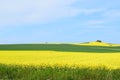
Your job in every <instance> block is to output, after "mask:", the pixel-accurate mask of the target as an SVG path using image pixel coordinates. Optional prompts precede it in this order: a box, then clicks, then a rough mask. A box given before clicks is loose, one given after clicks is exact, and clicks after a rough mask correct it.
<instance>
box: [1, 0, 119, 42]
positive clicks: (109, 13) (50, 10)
mask: <svg viewBox="0 0 120 80" xmlns="http://www.w3.org/2000/svg"><path fill="white" fill-rule="evenodd" d="M119 35H120V0H0V44H14V43H15V44H16V43H41V42H72V43H81V42H89V41H96V40H102V41H103V42H108V43H120V38H119Z"/></svg>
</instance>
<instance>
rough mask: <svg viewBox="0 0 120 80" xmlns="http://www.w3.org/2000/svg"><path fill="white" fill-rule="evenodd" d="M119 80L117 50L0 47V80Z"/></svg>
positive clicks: (119, 50)
mask: <svg viewBox="0 0 120 80" xmlns="http://www.w3.org/2000/svg"><path fill="white" fill-rule="evenodd" d="M62 79H63V80H120V46H88V45H75V44H9V45H0V80H62Z"/></svg>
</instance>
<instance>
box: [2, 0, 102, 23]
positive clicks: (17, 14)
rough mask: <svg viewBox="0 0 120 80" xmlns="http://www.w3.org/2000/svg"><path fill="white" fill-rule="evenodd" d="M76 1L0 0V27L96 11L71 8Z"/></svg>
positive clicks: (42, 21) (48, 20) (95, 10)
mask: <svg viewBox="0 0 120 80" xmlns="http://www.w3.org/2000/svg"><path fill="white" fill-rule="evenodd" d="M76 1H78V0H0V25H10V24H27V23H47V22H50V21H53V20H56V19H59V18H66V17H72V16H76V15H78V14H80V13H84V14H91V13H95V12H99V11H100V10H97V9H89V10H88V9H78V8H77V7H73V6H72V4H74V3H75V2H76Z"/></svg>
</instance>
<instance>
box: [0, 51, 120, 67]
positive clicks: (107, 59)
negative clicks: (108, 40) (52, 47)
mask: <svg viewBox="0 0 120 80" xmlns="http://www.w3.org/2000/svg"><path fill="white" fill-rule="evenodd" d="M0 63H2V64H17V65H44V64H46V65H51V66H52V65H60V66H62V65H63V66H64V65H69V66H73V65H76V66H107V67H109V68H120V53H87V52H85V53H83V52H57V51H0Z"/></svg>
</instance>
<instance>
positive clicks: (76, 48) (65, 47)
mask: <svg viewBox="0 0 120 80" xmlns="http://www.w3.org/2000/svg"><path fill="white" fill-rule="evenodd" d="M0 50H44V51H45V50H46V51H62V52H63V51H64V52H95V53H96V52H97V53H110V52H120V46H89V45H86V46H85V45H74V44H10V45H0Z"/></svg>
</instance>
